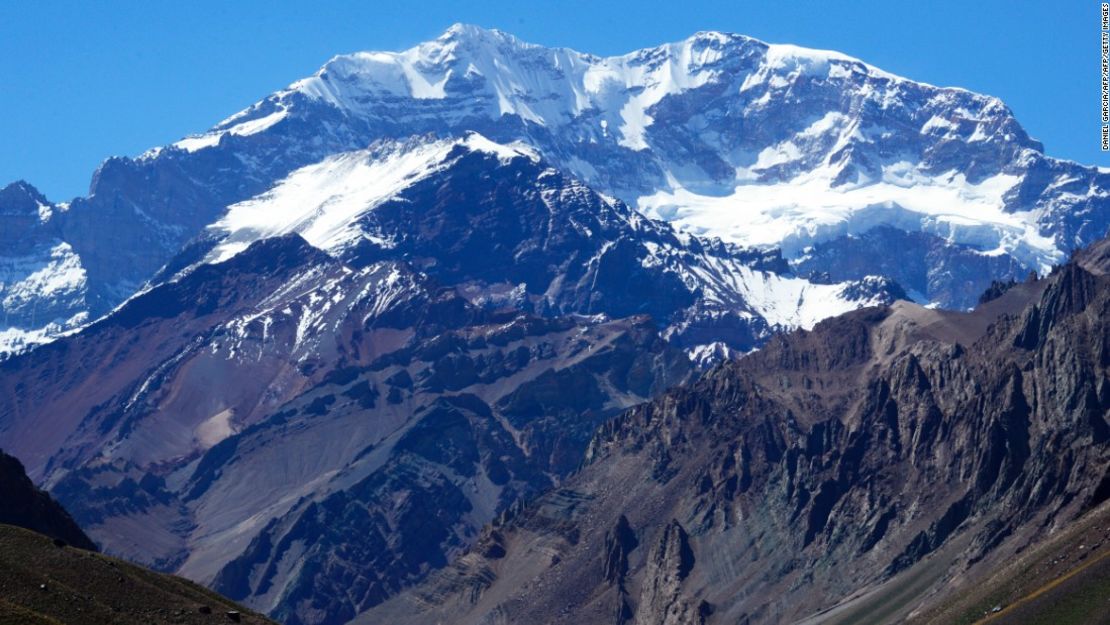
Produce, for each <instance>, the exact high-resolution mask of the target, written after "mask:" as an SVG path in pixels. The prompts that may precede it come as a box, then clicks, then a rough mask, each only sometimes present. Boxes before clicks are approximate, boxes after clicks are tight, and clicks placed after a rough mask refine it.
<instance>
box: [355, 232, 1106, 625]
mask: <svg viewBox="0 0 1110 625" xmlns="http://www.w3.org/2000/svg"><path fill="white" fill-rule="evenodd" d="M1103 262H1105V259H1103V258H1101V257H1100V256H1098V255H1097V251H1092V252H1091V253H1090V254H1089V255H1088V256H1086V257H1081V258H1080V260H1079V262H1073V263H1070V264H1068V265H1065V266H1063V267H1062V268H1060V269H1059V270H1058V271H1056V272H1054V273H1053V275H1051V276H1050V277H1048V278H1046V279H1044V280H1041V281H1036V282H1031V283H1026V284H1020V285H1017V286H1015V287H1013V288H1011V289H1010V290H1009V291H1007V292H1006V293H1004V294H1003V295H1001V296H1000V297H998V298H996V299H994V300H992V301H990V302H989V303H987V304H984V305H983V306H981V307H980V308H979V309H978V310H976V311H975V312H972V313H948V312H942V311H934V310H926V309H923V308H920V307H918V306H916V305H913V304H909V303H903V302H900V303H898V304H896V305H895V306H893V307H890V308H880V309H870V310H864V311H859V312H855V313H849V314H847V315H844V316H842V317H838V318H835V319H831V320H828V321H825V322H822V323H821V324H819V325H818V326H817V327H816V328H815V329H814V330H813V331H812V332H797V333H794V334H791V335H788V336H784V337H781V338H777V339H775V340H773V341H772V342H771V343H770V344H769V345H768V346H767V347H766V348H764V349H763V350H761V351H759V352H757V353H755V354H752V355H750V356H748V357H745V358H743V359H741V360H739V361H737V362H731V363H726V364H724V365H722V366H720V367H718V368H717V369H715V370H713V371H712V372H710V373H708V374H707V375H706V376H705V377H704V378H703V379H701V380H699V381H698V382H696V383H694V384H692V385H690V386H687V387H683V388H680V389H676V390H673V391H671V392H668V393H667V394H665V395H664V396H662V397H661V398H659V399H657V400H654V401H653V402H651V403H649V404H646V405H644V406H642V407H638V408H635V409H632V410H630V411H628V412H626V413H624V414H622V415H621V416H620V417H618V418H616V419H614V420H612V421H610V422H609V423H607V424H606V425H605V426H604V427H603V428H602V429H601V430H600V432H599V434H598V435H597V437H596V438H595V439H594V441H593V443H592V444H591V447H590V452H589V460H590V461H589V463H588V465H587V466H586V467H585V468H584V469H583V470H582V471H581V472H580V473H578V474H577V475H575V476H574V477H573V478H571V479H570V480H568V481H567V482H566V483H565V484H563V485H562V487H560V488H558V489H556V490H555V491H553V492H551V493H549V494H547V495H545V496H543V497H541V498H539V499H538V500H536V501H534V502H532V503H531V504H529V505H528V506H526V507H525V508H524V509H523V510H521V511H520V512H519V513H518V514H516V515H515V516H514V517H513V518H511V519H509V520H507V521H506V522H504V523H501V524H498V525H494V526H492V527H491V528H489V529H488V530H487V531H486V532H485V533H484V534H483V537H482V539H481V540H480V541H479V542H478V543H477V546H476V547H475V549H474V550H473V551H472V552H470V553H469V554H467V555H466V556H464V557H462V558H460V559H459V561H458V562H457V563H456V564H455V565H453V566H452V567H450V568H448V569H446V570H445V571H444V572H442V573H439V574H436V575H434V576H433V577H431V578H430V579H429V581H428V582H426V583H425V584H423V585H422V586H421V587H419V588H417V589H415V590H413V591H410V592H408V593H406V594H405V595H403V596H402V597H400V598H398V599H394V600H393V601H391V602H389V603H387V604H384V605H383V606H381V607H379V608H377V609H376V610H373V611H371V612H369V613H367V614H366V615H364V616H363V617H362V618H361V619H360V620H359V622H366V623H370V622H413V623H417V622H419V623H444V624H447V623H451V624H463V623H494V622H497V623H500V622H506V623H511V622H527V623H557V622H567V623H571V622H574V623H613V622H618V623H626V622H627V623H736V622H740V623H751V624H753V625H754V624H758V623H791V622H796V621H799V620H802V619H805V617H807V616H809V615H813V614H818V613H819V612H820V611H822V610H825V609H827V608H830V607H832V606H834V605H835V604H837V603H839V602H841V601H843V600H845V599H847V598H849V597H850V596H853V595H857V596H858V595H859V594H861V593H863V592H864V591H867V590H872V589H875V590H876V592H877V593H878V594H877V595H873V596H878V597H886V598H887V599H888V600H887V601H886V603H883V604H881V605H880V606H879V607H880V608H881V609H882V610H885V612H882V613H883V614H886V615H887V616H886V617H883V618H889V619H892V622H893V620H897V619H898V618H901V617H904V616H905V615H906V614H907V613H909V612H910V611H911V610H913V609H915V608H918V607H921V606H923V605H928V604H929V602H930V601H936V600H937V597H938V596H941V597H942V596H944V593H945V592H946V590H945V589H946V588H951V587H952V586H957V587H958V586H959V585H961V584H967V583H968V580H974V579H976V578H977V577H978V576H983V575H987V574H989V573H991V572H992V571H993V570H994V567H996V566H998V565H999V564H1000V563H1004V562H1006V561H1007V559H1008V558H1009V557H1010V556H1011V555H1012V554H1014V553H1015V552H1016V551H1020V550H1022V549H1023V548H1025V547H1026V546H1028V545H1029V544H1031V543H1034V542H1036V541H1037V540H1039V539H1041V538H1043V537H1045V536H1047V535H1048V534H1050V533H1052V532H1053V531H1054V530H1056V529H1058V528H1065V527H1068V526H1069V524H1070V523H1071V522H1072V521H1073V519H1075V518H1076V517H1077V516H1078V515H1080V514H1081V513H1082V512H1084V511H1086V510H1089V509H1091V508H1093V507H1095V506H1098V505H1099V504H1100V503H1102V502H1103V501H1104V500H1106V499H1107V498H1108V496H1110V486H1108V485H1110V423H1108V415H1110V377H1108V367H1110V324H1108V323H1107V320H1108V319H1110V316H1108V315H1110V277H1108V276H1106V275H1103V274H1102V272H1101V269H1100V267H1102V266H1103V265H1102V263H1103ZM1092 272H1094V273H1092ZM884 582H886V584H885V585H883V583H884ZM899 593H901V594H899ZM891 597H893V598H891ZM1102 601H1105V598H1103V599H1102ZM838 613H839V612H837V611H833V612H832V613H829V614H826V615H824V616H818V617H813V618H812V619H810V620H806V621H805V622H807V623H819V622H829V623H832V622H838V621H836V619H835V618H834V616H835V615H836V614H838ZM873 614H874V612H873ZM845 622H850V619H849V621H845ZM876 622H883V621H882V620H881V619H880V620H878V621H876Z"/></svg>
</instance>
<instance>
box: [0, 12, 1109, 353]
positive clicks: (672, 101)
mask: <svg viewBox="0 0 1110 625" xmlns="http://www.w3.org/2000/svg"><path fill="white" fill-rule="evenodd" d="M469 132H478V133H481V134H482V135H483V136H485V137H487V138H488V139H489V140H491V141H493V142H494V143H497V144H501V145H517V146H526V147H527V149H529V150H531V151H533V152H534V153H536V154H538V155H539V156H541V157H542V158H543V159H544V160H545V161H546V162H547V163H548V164H549V165H550V166H552V167H554V168H555V169H557V170H559V171H560V172H562V173H564V174H566V175H569V176H573V177H574V178H576V179H578V180H580V181H582V182H583V183H584V184H586V185H587V186H589V187H591V188H593V189H595V190H596V191H598V192H600V193H603V194H605V195H607V196H610V197H614V198H617V199H620V200H622V201H623V202H624V203H626V204H627V205H629V206H631V207H633V208H634V209H636V210H638V211H639V212H640V213H641V214H643V215H645V216H649V217H654V218H659V219H663V220H665V221H669V222H671V223H672V224H673V225H674V226H675V227H676V228H677V229H678V230H679V231H681V232H683V233H686V234H693V235H697V236H701V237H708V238H720V239H722V240H723V241H725V242H728V243H731V244H734V245H736V246H738V247H740V248H745V249H749V250H755V251H758V252H761V253H766V252H775V251H777V252H779V253H781V255H782V257H783V259H784V260H785V261H786V264H785V265H784V266H783V267H782V269H783V271H784V272H786V273H789V274H791V275H794V276H798V277H802V278H806V279H808V280H810V281H813V282H825V283H829V282H845V281H850V280H860V279H863V278H865V277H866V276H869V275H873V274H877V275H882V276H884V277H886V278H889V279H891V280H894V281H896V282H898V283H899V284H900V285H901V286H902V287H904V288H905V290H906V291H907V292H908V293H909V294H910V295H911V296H912V297H913V298H914V299H915V300H917V301H918V302H920V303H931V304H935V305H940V306H945V307H957V308H967V307H970V306H972V305H974V303H975V301H976V300H977V298H978V296H979V294H980V293H981V292H982V291H983V289H984V288H986V286H988V285H989V284H990V283H991V281H992V280H1006V279H1012V278H1018V279H1023V278H1024V276H1025V275H1027V274H1028V273H1029V272H1030V271H1037V272H1039V273H1043V272H1045V271H1047V270H1048V268H1049V267H1051V266H1052V265H1053V264H1055V263H1058V262H1062V261H1063V260H1064V259H1065V258H1066V257H1067V254H1068V253H1069V252H1070V251H1071V250H1073V249H1075V248H1077V247H1082V246H1084V245H1087V244H1090V243H1091V242H1093V241H1094V240H1096V239H1098V238H1100V237H1101V236H1102V235H1103V234H1104V233H1105V232H1106V230H1107V227H1108V225H1110V200H1108V199H1107V197H1108V195H1107V194H1108V192H1110V178H1108V175H1110V174H1104V173H1102V172H1100V171H1099V170H1098V169H1096V168H1092V167H1084V166H1081V165H1078V164H1076V163H1072V162H1069V161H1061V160H1056V159H1053V158H1051V157H1048V156H1046V155H1044V154H1043V152H1042V146H1041V145H1040V144H1039V143H1038V142H1037V141H1035V140H1033V139H1031V138H1030V137H1029V136H1028V134H1027V133H1026V132H1025V131H1024V130H1023V129H1022V128H1021V126H1020V124H1019V123H1018V122H1017V121H1016V120H1015V119H1014V117H1013V115H1012V113H1011V111H1010V110H1009V109H1008V108H1007V107H1006V106H1005V105H1004V104H1003V103H1002V102H1000V101H999V100H998V99H997V98H993V97H988V96H983V95H979V94H975V93H972V92H969V91H966V90H963V89H956V88H941V87H935V86H932V85H927V84H923V83H919V82H914V81H912V80H909V79H906V78H901V77H898V76H894V75H892V74H890V73H887V72H884V71H882V70H880V69H878V68H875V67H873V66H871V65H868V64H866V63H864V62H862V61H860V60H858V59H854V58H852V57H849V56H846V55H843V54H840V53H836V52H829V51H821V50H811V49H806V48H800V47H797V46H791V45H782V44H769V43H765V42H762V41H759V40H756V39H752V38H750V37H745V36H742V35H736V34H729V33H719V32H701V33H697V34H696V35H694V36H692V37H690V38H688V39H686V40H684V41H680V42H676V43H670V44H665V45H661V46H657V47H654V48H646V49H643V50H638V51H635V52H631V53H629V54H625V55H621V56H614V57H598V56H594V55H590V54H585V53H580V52H576V51H574V50H570V49H567V48H547V47H543V46H538V45H534V44H529V43H526V42H523V41H521V40H519V39H517V38H515V37H513V36H512V35H509V34H507V33H504V32H501V31H496V30H486V29H482V28H479V27H476V26H468V25H455V26H452V27H451V28H449V29H448V30H447V31H446V32H445V33H444V34H443V35H441V36H440V37H438V38H436V39H434V40H432V41H428V42H425V43H422V44H419V45H417V46H415V47H412V48H410V49H408V50H404V51H401V52H358V53H354V54H347V55H341V56H337V57H334V58H333V59H331V60H330V61H328V62H327V63H326V64H325V65H324V66H323V67H322V68H321V69H320V71H318V72H317V73H316V74H315V75H313V76H310V77H307V78H304V79H301V80H298V81H295V82H293V83H292V84H291V85H290V86H289V87H288V88H286V89H283V90H281V91H278V92H276V93H274V94H272V95H270V96H267V97H265V98H263V99H261V100H260V101H259V102H257V103H256V104H254V105H252V106H250V107H248V108H247V109H245V110H243V111H241V112H239V113H236V114H235V115H232V116H231V117H229V118H228V119H226V120H224V121H222V122H220V123H218V124H216V125H215V126H214V127H213V128H212V129H210V130H209V131H207V132H204V133H201V134H198V135H194V136H190V137H186V138H184V139H182V140H180V141H177V142H175V143H173V144H171V145H168V146H165V147H162V148H154V149H152V150H149V151H147V152H146V153H144V154H142V155H141V156H139V157H137V158H133V159H132V158H111V159H108V160H107V161H105V162H104V164H103V165H102V166H101V167H100V168H99V170H98V171H97V172H96V174H95V175H94V176H93V180H92V184H91V188H90V194H89V196H87V197H84V198H77V199H74V200H73V201H72V202H69V203H64V204H54V203H51V202H46V201H41V202H40V203H41V204H42V207H43V208H42V210H41V214H42V215H49V216H50V218H49V224H47V225H48V226H49V228H48V230H49V237H46V236H44V235H43V234H42V231H43V225H42V224H35V223H31V222H28V221H27V220H26V219H24V218H23V217H22V216H20V215H17V214H15V213H13V212H12V211H11V210H8V207H6V204H8V203H9V202H8V201H7V200H6V199H4V198H2V197H0V220H3V225H4V231H5V232H10V233H11V236H12V237H14V238H27V239H28V240H30V239H31V238H33V237H38V238H39V239H44V243H43V244H42V245H41V246H40V247H39V248H38V249H36V250H34V251H28V252H27V253H26V254H21V255H19V256H18V257H17V258H14V259H11V262H10V263H9V264H10V266H11V268H10V269H7V270H6V272H7V273H6V278H7V279H6V280H5V281H4V282H5V285H8V284H16V285H25V286H24V287H21V290H20V295H19V297H18V298H17V299H12V298H11V297H7V296H5V298H4V299H3V300H0V307H2V308H3V311H4V312H5V318H6V319H7V325H8V326H9V327H11V328H12V329H11V330H10V331H9V332H8V334H6V335H0V337H3V338H2V339H0V340H2V341H3V342H5V344H6V345H7V347H6V348H5V347H0V349H5V350H7V351H12V350H18V349H22V348H23V347H25V346H27V345H30V344H33V343H35V342H41V341H42V340H45V339H49V337H51V336H56V335H57V334H59V333H61V332H63V331H66V330H68V329H71V328H74V327H79V326H81V325H82V324H84V323H87V322H88V321H89V320H91V319H93V318H96V317H98V316H100V315H102V314H104V313H106V312H108V311H109V310H111V309H112V308H113V307H114V306H116V305H118V304H119V303H120V302H122V301H123V300H125V299H126V298H128V297H130V296H131V295H133V294H134V293H135V292H136V291H137V290H139V289H140V288H142V287H143V285H144V284H145V283H146V282H148V281H150V280H151V279H152V277H153V276H156V275H157V274H158V272H159V269H160V268H161V267H162V266H163V265H164V264H165V263H167V262H168V261H169V260H170V259H172V258H174V257H175V256H176V255H177V254H178V252H180V251H181V250H182V249H183V248H185V247H186V246H188V245H190V242H191V241H194V239H195V238H197V237H198V236H203V235H204V234H205V233H206V232H207V231H208V228H209V227H210V226H212V225H213V224H215V223H217V222H219V221H221V220H225V219H226V218H227V217H228V216H229V215H228V210H229V207H230V206H233V205H236V204H240V203H243V202H250V201H252V200H253V199H254V198H258V197H260V196H264V195H265V194H267V193H269V192H271V191H272V190H273V189H275V187H276V186H277V185H279V183H281V182H282V181H283V180H285V179H286V177H288V176H290V174H292V173H293V172H295V171H297V170H299V169H301V168H304V167H308V166H312V165H316V164H321V163H324V162H325V161H326V160H328V159H334V158H336V157H337V155H339V154H344V153H348V152H352V151H357V150H365V149H366V148H367V147H368V146H370V145H371V144H374V143H375V142H379V141H383V140H396V141H402V142H404V141H408V140H410V139H412V138H413V137H421V136H425V135H428V134H432V135H435V136H437V137H439V138H443V139H447V138H459V137H463V136H465V135H466V133H469ZM5 197H6V196H5ZM324 199H326V198H317V201H324ZM36 207H37V205H36ZM109 224H110V225H109ZM36 233H38V234H36ZM25 235H30V236H25ZM52 258H54V259H61V260H56V261H52V260H50V259H52ZM5 260H6V261H7V260H8V259H5ZM0 270H4V268H3V267H0ZM55 277H56V278H58V280H65V281H67V282H66V284H67V285H68V286H67V290H66V291H65V293H64V294H63V295H59V294H58V292H57V290H51V289H50V288H49V287H48V285H50V284H55V283H57V282H58V280H54V279H53V278H55ZM46 278H51V279H46ZM40 311H41V312H40Z"/></svg>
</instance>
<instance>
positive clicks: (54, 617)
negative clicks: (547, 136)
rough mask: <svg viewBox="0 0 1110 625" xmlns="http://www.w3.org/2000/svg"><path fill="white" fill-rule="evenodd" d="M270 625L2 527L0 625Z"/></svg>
mask: <svg viewBox="0 0 1110 625" xmlns="http://www.w3.org/2000/svg"><path fill="white" fill-rule="evenodd" d="M231 622H235V623H273V621H271V620H269V619H267V618H265V617H263V616H261V615H259V614H255V613H254V612H251V611H249V610H245V609H243V608H242V607H240V606H238V605H236V604H234V603H232V602H230V601H228V600H227V599H225V598H223V597H221V596H219V595H217V594H216V593H214V592H212V591H210V590H206V589H204V588H202V587H200V586H198V585H196V584H194V583H192V582H189V581H187V580H184V579H181V578H179V577H174V576H172V575H164V574H161V573H154V572H152V571H148V570H146V569H143V568H141V567H138V566H135V565H133V564H129V563H127V562H124V561H122V560H116V559H115V558H109V557H107V556H103V555H100V554H98V553H94V552H91V551H84V550H81V549H73V548H71V547H66V546H63V547H58V546H56V545H54V544H52V542H51V540H50V539H49V538H46V537H45V536H42V535H40V534H36V533H34V532H30V531H27V530H25V529H21V528H18V527H14V526H11V525H0V623H11V624H13V625H16V624H18V625H52V624H54V623H66V624H67V625H85V624H88V625H94V624H100V623H119V624H121V625H132V624H134V625H140V624H142V625H148V624H153V625H161V624H166V625H169V624H171V623H173V624H193V623H196V624H198V625H199V624H201V623H231Z"/></svg>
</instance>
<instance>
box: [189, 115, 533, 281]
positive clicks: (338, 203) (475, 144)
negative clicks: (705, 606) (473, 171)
mask: <svg viewBox="0 0 1110 625" xmlns="http://www.w3.org/2000/svg"><path fill="white" fill-rule="evenodd" d="M457 148H460V149H461V150H457ZM462 151H477V152H483V153H487V154H493V155H496V156H497V157H498V158H500V159H511V158H514V157H518V156H522V157H526V158H533V159H534V158H537V157H536V156H535V154H534V153H532V152H531V151H529V150H527V149H526V148H516V147H512V146H502V145H499V144H496V143H494V142H492V141H490V140H489V139H486V138H485V137H483V136H481V135H479V134H476V133H472V134H469V135H467V136H466V137H464V138H462V139H460V140H454V141H452V140H444V141H421V140H413V141H408V142H405V143H400V144H398V143H388V144H385V145H381V146H377V147H375V148H370V149H367V150H358V151H354V152H344V153H341V154H337V155H335V156H332V157H329V158H326V159H324V160H323V161H321V162H320V163H317V164H315V165H309V166H308V167H304V168H302V169H299V170H297V171H295V172H293V173H292V174H290V175H289V176H288V177H287V178H285V179H284V180H282V181H281V182H279V183H278V184H277V185H275V186H274V188H273V189H271V190H270V191H267V192H266V193H264V194H262V195H260V196H258V197H255V198H251V199H250V200H247V201H245V202H240V203H238V204H233V205H232V206H230V207H228V211H227V214H226V215H225V216H224V217H223V218H221V219H220V220H219V221H217V222H216V223H215V224H213V225H212V226H211V229H212V230H213V231H215V232H218V233H226V235H225V236H224V237H223V239H222V242H221V243H220V244H219V245H218V246H217V247H216V248H215V249H213V250H212V252H211V253H210V254H209V256H208V260H209V261H210V262H219V261H221V260H226V259H227V258H229V257H231V256H232V255H234V254H236V253H238V252H239V251H242V250H244V249H246V248H247V246H249V245H250V244H251V243H253V242H254V241H256V240H258V239H262V238H267V237H273V236H280V235H283V234H288V233H291V232H296V233H297V234H299V235H301V236H302V237H304V239H305V240H307V241H308V242H309V243H311V244H312V245H314V246H315V247H318V248H320V249H323V250H329V251H336V250H339V249H340V248H343V247H344V246H349V245H350V244H352V243H353V242H355V241H358V240H360V239H361V238H363V237H366V236H370V235H368V234H367V233H365V232H363V231H361V230H359V229H357V228H355V225H356V222H357V221H358V219H359V217H361V216H362V215H363V214H364V213H365V212H366V211H369V210H373V208H374V206H375V205H376V204H378V203H380V202H382V201H384V200H386V199H389V198H390V197H392V196H394V195H395V194H396V193H397V192H399V191H400V190H401V189H403V188H405V187H407V186H409V185H411V184H413V183H415V182H417V181H419V180H421V179H423V178H426V177H427V176H429V175H431V174H432V173H434V172H437V171H443V170H444V169H446V168H448V167H450V165H451V163H452V161H453V160H454V159H452V158H451V156H452V153H455V154H459V153H461V152H462ZM378 242H380V243H384V241H383V240H380V239H379V240H378Z"/></svg>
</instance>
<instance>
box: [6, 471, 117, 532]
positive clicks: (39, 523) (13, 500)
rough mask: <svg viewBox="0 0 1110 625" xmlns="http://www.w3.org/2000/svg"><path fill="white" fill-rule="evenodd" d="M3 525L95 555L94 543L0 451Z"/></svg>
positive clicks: (67, 514)
mask: <svg viewBox="0 0 1110 625" xmlns="http://www.w3.org/2000/svg"><path fill="white" fill-rule="evenodd" d="M0 502H3V506H0V524H3V525H15V526H17V527H23V528H26V529H29V530H33V531H36V532H38V533H40V534H45V535H46V536H49V537H51V538H55V539H58V540H61V541H64V542H66V543H68V544H70V545H73V546H75V547H80V548H81V549H88V550H92V551H96V545H95V544H93V541H92V540H90V539H89V537H88V536H86V535H85V533H84V532H82V531H81V528H80V527H78V526H77V523H76V522H74V520H73V517H71V516H70V515H69V513H68V512H66V511H65V509H64V508H62V506H60V505H58V502H56V501H54V500H53V499H52V498H51V497H50V495H49V494H47V493H46V492H44V491H41V490H39V489H38V488H36V487H35V485H34V483H33V482H31V479H30V478H28V477H27V474H26V473H25V472H24V470H23V465H22V464H21V463H20V462H19V460H17V459H16V458H14V457H12V456H9V455H8V454H6V453H4V452H2V451H0Z"/></svg>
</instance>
